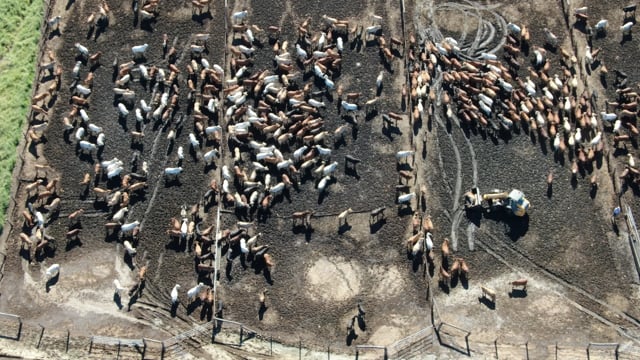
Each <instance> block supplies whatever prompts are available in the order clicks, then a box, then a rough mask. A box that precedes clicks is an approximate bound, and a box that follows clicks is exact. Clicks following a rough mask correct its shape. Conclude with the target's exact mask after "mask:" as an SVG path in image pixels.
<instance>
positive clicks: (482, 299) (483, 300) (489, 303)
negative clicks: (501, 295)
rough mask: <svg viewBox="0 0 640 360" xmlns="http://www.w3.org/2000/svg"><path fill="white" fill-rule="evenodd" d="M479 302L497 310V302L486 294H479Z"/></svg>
mask: <svg viewBox="0 0 640 360" xmlns="http://www.w3.org/2000/svg"><path fill="white" fill-rule="evenodd" d="M478 302H479V303H481V304H484V305H485V306H486V307H488V308H489V309H490V310H495V309H496V303H495V302H493V301H491V300H489V299H487V298H486V297H484V296H479V297H478Z"/></svg>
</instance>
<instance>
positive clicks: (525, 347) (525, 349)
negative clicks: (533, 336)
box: [524, 340, 529, 360]
mask: <svg viewBox="0 0 640 360" xmlns="http://www.w3.org/2000/svg"><path fill="white" fill-rule="evenodd" d="M524 351H525V354H526V355H527V360H529V340H527V342H526V343H524Z"/></svg>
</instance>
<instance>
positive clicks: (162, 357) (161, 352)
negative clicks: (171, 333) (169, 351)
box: [160, 340, 164, 360]
mask: <svg viewBox="0 0 640 360" xmlns="http://www.w3.org/2000/svg"><path fill="white" fill-rule="evenodd" d="M160 344H162V348H161V349H160V360H162V359H164V340H163V341H162V342H161V343H160Z"/></svg>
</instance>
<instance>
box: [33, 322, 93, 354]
mask: <svg viewBox="0 0 640 360" xmlns="http://www.w3.org/2000/svg"><path fill="white" fill-rule="evenodd" d="M38 325H40V327H41V328H42V329H41V330H40V337H38V344H37V345H36V349H39V348H40V342H41V341H42V335H44V326H42V324H38ZM91 340H93V337H92V338H91ZM89 354H91V345H89Z"/></svg>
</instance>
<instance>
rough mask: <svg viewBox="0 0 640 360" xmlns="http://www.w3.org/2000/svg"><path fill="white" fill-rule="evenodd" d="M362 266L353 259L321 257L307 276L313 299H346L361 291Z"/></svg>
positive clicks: (310, 294) (309, 293) (309, 294)
mask: <svg viewBox="0 0 640 360" xmlns="http://www.w3.org/2000/svg"><path fill="white" fill-rule="evenodd" d="M361 271H362V268H361V266H360V265H358V264H356V263H355V262H353V261H347V260H344V259H340V258H338V259H328V258H326V257H320V258H319V259H318V260H316V262H315V263H314V264H313V265H311V267H309V270H307V274H306V276H305V278H306V281H307V283H308V284H309V285H311V286H310V287H309V291H308V293H307V295H308V296H309V297H311V298H312V299H316V300H325V301H345V300H349V299H351V298H353V297H355V296H356V295H358V294H359V293H360V281H361V280H360V272H361Z"/></svg>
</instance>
